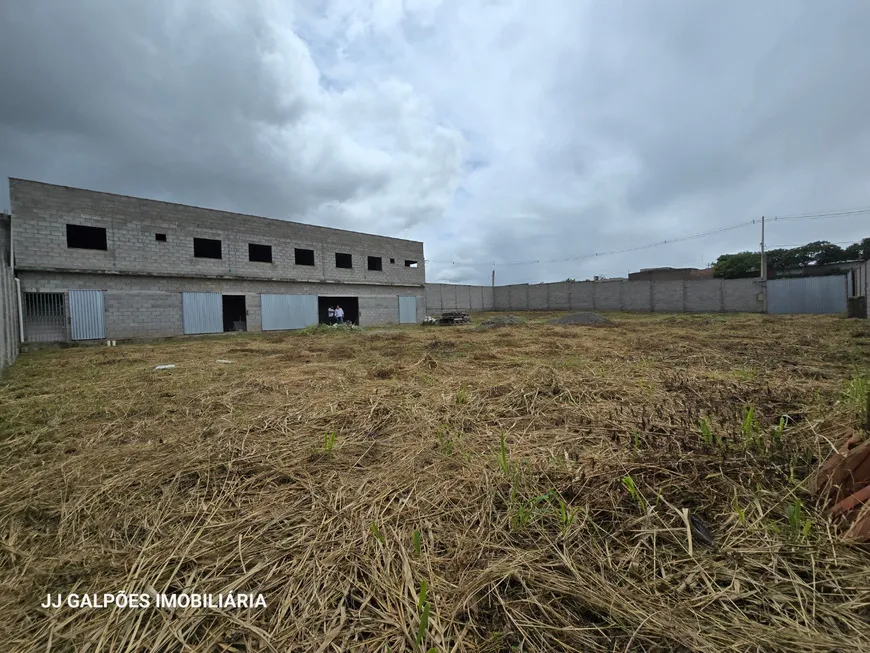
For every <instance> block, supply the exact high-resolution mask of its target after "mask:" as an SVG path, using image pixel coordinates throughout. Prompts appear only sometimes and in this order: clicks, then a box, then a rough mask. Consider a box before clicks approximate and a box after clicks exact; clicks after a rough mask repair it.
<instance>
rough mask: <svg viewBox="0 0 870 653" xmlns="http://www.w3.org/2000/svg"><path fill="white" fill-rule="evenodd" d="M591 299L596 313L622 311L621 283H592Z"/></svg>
mask: <svg viewBox="0 0 870 653" xmlns="http://www.w3.org/2000/svg"><path fill="white" fill-rule="evenodd" d="M625 283H629V282H625ZM592 297H593V299H594V301H595V310H596V311H621V310H623V308H622V282H620V281H600V282H598V283H594V282H593V283H592Z"/></svg>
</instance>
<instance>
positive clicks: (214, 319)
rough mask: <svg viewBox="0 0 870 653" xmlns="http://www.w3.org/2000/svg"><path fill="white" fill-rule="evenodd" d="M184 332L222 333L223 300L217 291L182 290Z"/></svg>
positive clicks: (187, 333) (186, 333)
mask: <svg viewBox="0 0 870 653" xmlns="http://www.w3.org/2000/svg"><path fill="white" fill-rule="evenodd" d="M181 308H182V315H183V319H184V334H185V335H189V334H194V333H223V330H224V316H223V302H222V300H221V294H220V293H219V292H183V293H181Z"/></svg>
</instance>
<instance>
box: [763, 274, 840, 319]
mask: <svg viewBox="0 0 870 653" xmlns="http://www.w3.org/2000/svg"><path fill="white" fill-rule="evenodd" d="M847 291H848V279H847V277H846V275H836V276H827V277H795V278H792V279H772V280H770V281H768V282H767V312H768V313H776V314H787V313H788V314H795V313H813V314H839V313H845V312H846V304H847V296H846V295H847Z"/></svg>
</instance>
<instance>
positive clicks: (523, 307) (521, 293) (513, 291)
mask: <svg viewBox="0 0 870 653" xmlns="http://www.w3.org/2000/svg"><path fill="white" fill-rule="evenodd" d="M507 288H508V297H509V302H510V308H511V310H513V311H527V310H529V284H527V283H520V284H515V285H512V286H508V287H507Z"/></svg>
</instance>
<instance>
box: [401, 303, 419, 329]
mask: <svg viewBox="0 0 870 653" xmlns="http://www.w3.org/2000/svg"><path fill="white" fill-rule="evenodd" d="M416 323H417V298H416V297H399V324H416Z"/></svg>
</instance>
